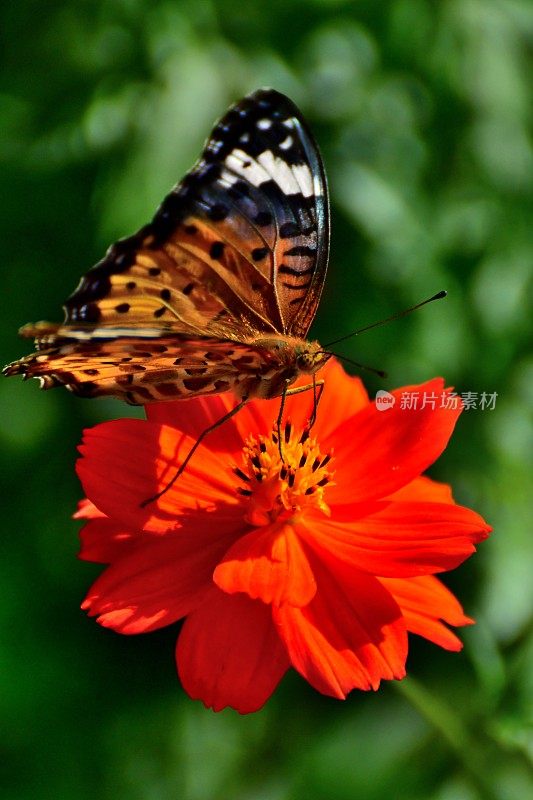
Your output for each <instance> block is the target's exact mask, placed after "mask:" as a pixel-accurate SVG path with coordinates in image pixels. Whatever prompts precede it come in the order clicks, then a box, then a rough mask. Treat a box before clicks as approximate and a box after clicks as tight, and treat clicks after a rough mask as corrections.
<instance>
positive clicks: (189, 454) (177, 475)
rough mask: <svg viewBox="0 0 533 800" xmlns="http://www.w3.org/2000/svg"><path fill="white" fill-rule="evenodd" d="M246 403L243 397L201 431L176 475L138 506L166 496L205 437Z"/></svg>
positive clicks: (142, 506) (144, 506)
mask: <svg viewBox="0 0 533 800" xmlns="http://www.w3.org/2000/svg"><path fill="white" fill-rule="evenodd" d="M247 402H248V398H247V397H243V399H242V400H241V402H240V403H238V404H237V405H236V406H235V408H232V409H231V411H228V413H227V414H224V416H223V417H220V419H217V421H216V422H214V423H213V424H212V425H210V426H209V428H206V429H205V430H204V431H202V433H201V434H200V436H199V437H198V439H197V440H196V441H195V443H194V444H193V446H192V447H191V449H190V450H189V452H188V453H187V455H186V456H185V459H184V461H183V462H182V464H181V465H180V467H179V469H178V470H177V472H176V474H175V475H174V476H173V477H172V478H171V479H170V481H169V482H168V483H167V485H166V486H165V487H164V488H163V489H161V491H160V492H157V494H154V495H153V496H152V497H149V498H148V499H147V500H143V501H142V503H140V504H139V505H140V508H146V506H147V505H149V504H150V503H154V502H155V501H156V500H159V498H160V497H162V496H163V495H164V494H166V492H168V490H169V489H170V488H171V486H173V485H174V484H175V483H176V481H177V480H178V478H179V476H180V475H182V474H183V473H184V471H185V468H186V466H187V464H188V463H189V461H190V460H191V458H192V456H193V455H194V453H195V452H196V449H197V448H198V446H199V445H200V444H201V443H202V441H203V440H204V439H205V437H206V436H207V435H208V434H210V433H211V432H212V431H214V430H216V429H217V428H220V426H221V425H223V424H224V423H225V422H226V421H227V420H228V419H231V417H233V416H234V415H235V414H237V412H238V411H240V410H241V408H243V406H245V405H246V403H247Z"/></svg>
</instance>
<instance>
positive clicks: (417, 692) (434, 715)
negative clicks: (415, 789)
mask: <svg viewBox="0 0 533 800" xmlns="http://www.w3.org/2000/svg"><path fill="white" fill-rule="evenodd" d="M394 687H395V688H396V689H397V691H399V692H400V693H401V694H402V695H403V696H404V697H405V698H406V700H408V701H409V703H410V704H411V705H412V706H413V708H415V709H416V710H417V711H418V713H419V714H420V715H421V716H422V717H423V718H424V719H425V720H426V721H427V722H429V724H430V725H431V726H432V727H433V728H435V729H436V730H437V731H438V732H439V733H440V735H441V736H442V738H443V739H444V740H445V741H446V743H447V744H448V746H449V747H450V749H451V750H453V752H454V754H455V756H456V757H457V759H458V760H459V761H460V762H461V765H462V767H463V769H464V772H465V774H466V775H467V776H468V778H469V780H470V782H471V784H472V785H473V787H474V788H475V789H476V790H477V792H479V795H480V797H482V798H483V800H498V796H497V794H496V793H495V790H494V786H493V785H492V782H491V781H490V778H489V776H490V774H491V773H490V770H489V769H488V765H487V763H486V762H487V758H486V754H484V753H483V748H482V746H480V743H479V736H478V737H477V738H475V737H474V736H473V735H472V733H471V732H470V730H469V729H468V727H467V725H465V723H464V721H463V720H462V719H461V717H460V716H459V715H458V714H456V713H455V711H454V710H453V709H452V708H451V707H450V706H449V705H448V704H447V703H445V702H443V700H442V699H441V698H440V697H436V696H435V695H434V694H432V693H431V692H430V691H429V690H428V689H426V688H425V687H424V686H423V685H422V684H421V683H420V682H419V681H417V680H415V678H413V677H409V678H406V679H404V680H403V681H399V682H396V683H395V684H394Z"/></svg>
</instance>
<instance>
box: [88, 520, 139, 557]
mask: <svg viewBox="0 0 533 800" xmlns="http://www.w3.org/2000/svg"><path fill="white" fill-rule="evenodd" d="M144 535H145V534H143V532H142V531H131V530H128V529H127V528H125V527H124V525H120V524H119V523H117V522H115V521H114V520H112V519H108V518H107V517H98V518H95V519H92V520H90V521H89V522H88V523H87V524H86V525H84V526H83V528H82V529H81V531H80V540H81V548H80V552H79V553H78V558H81V560H82V561H95V562H96V563H97V564H111V563H112V562H113V561H116V560H117V558H121V557H122V556H125V555H127V553H129V552H131V550H132V548H133V547H135V545H136V544H137V542H138V541H139V537H143V536H144Z"/></svg>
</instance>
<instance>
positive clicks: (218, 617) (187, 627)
mask: <svg viewBox="0 0 533 800" xmlns="http://www.w3.org/2000/svg"><path fill="white" fill-rule="evenodd" d="M176 659H177V664H178V673H179V676H180V679H181V682H182V684H183V688H184V689H185V691H186V692H187V693H188V694H189V695H190V696H191V697H192V698H193V699H195V700H201V701H202V702H203V703H204V705H205V706H207V708H212V709H213V710H214V711H220V710H221V709H223V708H226V707H227V706H230V707H231V708H234V709H235V710H236V711H238V712H239V713H241V714H249V713H251V712H252V711H258V710H259V709H260V708H261V706H263V705H264V703H265V702H266V701H267V700H268V698H269V697H270V695H271V694H272V692H273V691H274V689H275V688H276V686H277V685H278V683H279V681H280V680H281V678H282V677H283V675H284V674H285V672H286V670H287V669H288V667H289V660H288V657H287V653H286V651H285V648H284V647H283V644H282V642H281V641H280V639H279V637H278V635H277V633H276V629H275V627H274V625H273V624H272V617H271V615H270V610H269V607H268V606H266V605H265V604H264V603H261V602H259V601H253V600H250V598H249V597H246V596H245V595H243V594H237V595H227V594H225V593H224V592H221V591H219V590H218V589H217V590H213V591H212V592H210V594H209V597H208V598H206V600H205V601H204V602H203V603H202V604H201V605H200V606H199V608H197V609H196V611H194V612H193V613H192V614H190V616H189V617H187V619H186V620H185V623H184V625H183V628H182V631H181V633H180V636H179V639H178V645H177V648H176Z"/></svg>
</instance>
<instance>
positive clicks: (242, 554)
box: [213, 523, 316, 606]
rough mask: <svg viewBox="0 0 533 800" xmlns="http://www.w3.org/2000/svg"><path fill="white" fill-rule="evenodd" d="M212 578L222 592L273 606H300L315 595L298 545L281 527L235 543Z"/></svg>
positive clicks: (289, 531) (290, 531) (288, 529)
mask: <svg viewBox="0 0 533 800" xmlns="http://www.w3.org/2000/svg"><path fill="white" fill-rule="evenodd" d="M213 578H214V581H215V583H216V584H217V586H219V587H220V588H221V589H222V590H223V591H225V592H229V593H230V594H233V593H235V592H246V593H247V594H248V595H249V596H250V597H251V598H252V599H253V600H256V599H259V600H262V601H263V602H264V603H274V604H275V605H280V604H281V603H290V604H291V605H294V606H304V605H307V603H308V602H309V601H310V600H311V598H312V597H313V595H314V594H315V592H316V583H315V579H314V576H313V573H312V571H311V567H310V566H309V561H308V560H307V556H306V554H305V551H304V549H303V547H302V545H301V542H300V540H299V538H298V536H297V535H296V533H295V532H294V530H293V528H292V526H291V525H287V524H285V523H280V524H276V525H270V526H267V527H263V528H257V529H255V530H253V531H252V532H251V533H249V534H247V535H246V536H243V537H242V538H241V539H239V540H238V541H237V542H235V544H234V545H232V546H231V547H230V549H229V550H228V552H227V553H226V555H225V556H224V558H223V559H222V562H221V563H220V564H219V565H218V567H217V568H216V569H215V572H214V575H213Z"/></svg>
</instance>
